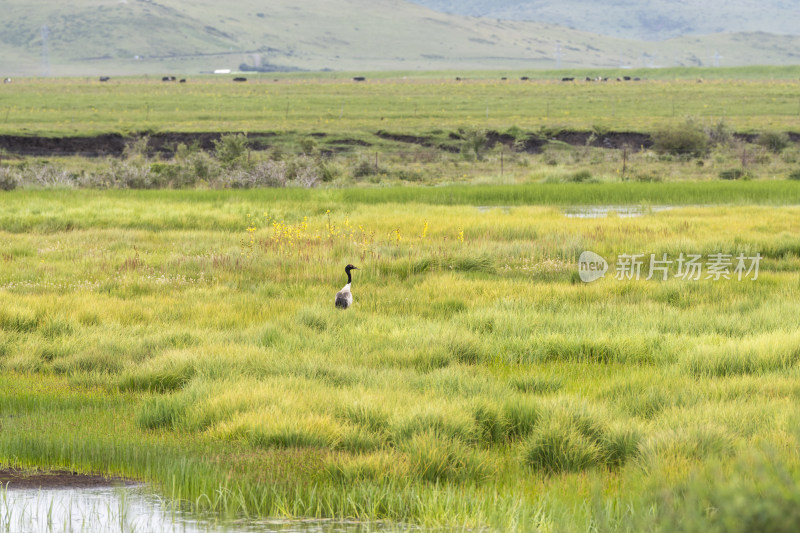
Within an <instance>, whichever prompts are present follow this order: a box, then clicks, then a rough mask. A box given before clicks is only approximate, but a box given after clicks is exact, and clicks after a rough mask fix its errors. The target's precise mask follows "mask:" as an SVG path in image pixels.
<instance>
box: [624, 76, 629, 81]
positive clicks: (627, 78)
mask: <svg viewBox="0 0 800 533" xmlns="http://www.w3.org/2000/svg"><path fill="white" fill-rule="evenodd" d="M622 79H623V80H625V81H631V77H630V76H623V77H622Z"/></svg>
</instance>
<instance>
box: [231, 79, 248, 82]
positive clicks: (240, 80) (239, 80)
mask: <svg viewBox="0 0 800 533" xmlns="http://www.w3.org/2000/svg"><path fill="white" fill-rule="evenodd" d="M233 81H238V82H242V81H247V78H233Z"/></svg>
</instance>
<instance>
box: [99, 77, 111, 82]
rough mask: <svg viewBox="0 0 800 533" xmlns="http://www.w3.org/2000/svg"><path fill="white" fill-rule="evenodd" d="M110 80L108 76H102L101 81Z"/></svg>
mask: <svg viewBox="0 0 800 533" xmlns="http://www.w3.org/2000/svg"><path fill="white" fill-rule="evenodd" d="M110 79H111V78H109V77H108V76H100V81H108V80H110Z"/></svg>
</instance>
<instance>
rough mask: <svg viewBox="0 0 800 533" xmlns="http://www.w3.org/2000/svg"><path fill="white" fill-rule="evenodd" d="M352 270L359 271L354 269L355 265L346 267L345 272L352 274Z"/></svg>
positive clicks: (356, 268)
mask: <svg viewBox="0 0 800 533" xmlns="http://www.w3.org/2000/svg"><path fill="white" fill-rule="evenodd" d="M351 270H358V267H354V266H353V265H347V266H346V267H344V271H345V272H347V273H348V274H349V273H350V271H351Z"/></svg>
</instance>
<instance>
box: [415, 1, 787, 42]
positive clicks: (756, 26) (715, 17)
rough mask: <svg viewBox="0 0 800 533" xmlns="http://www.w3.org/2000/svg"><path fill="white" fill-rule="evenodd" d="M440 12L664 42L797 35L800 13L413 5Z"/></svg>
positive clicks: (775, 4) (627, 5) (740, 8)
mask: <svg viewBox="0 0 800 533" xmlns="http://www.w3.org/2000/svg"><path fill="white" fill-rule="evenodd" d="M412 1H413V2H414V3H416V4H420V5H423V6H426V7H429V8H431V9H435V10H437V11H442V12H446V13H454V14H458V15H470V16H475V17H487V18H494V19H507V20H536V21H539V22H549V23H551V24H559V25H562V26H568V27H570V28H577V29H579V30H583V31H590V32H594V33H600V34H603V35H612V36H615V37H622V38H626V39H642V40H662V39H670V38H674V37H680V36H684V35H703V34H710V33H736V32H768V33H776V34H786V35H797V33H798V28H800V10H799V9H797V7H789V6H787V4H788V2H783V1H780V0H767V1H763V2H761V1H757V0H737V1H735V2H730V1H721V0H711V1H705V2H684V1H681V0H666V1H664V0H662V1H658V2H657V1H653V0H645V1H639V2H630V1H625V0H603V1H600V2H598V1H593V0H562V1H560V2H553V1H548V0H412Z"/></svg>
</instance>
